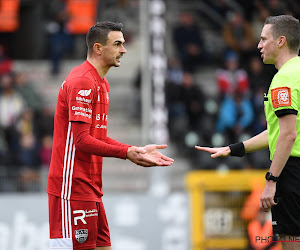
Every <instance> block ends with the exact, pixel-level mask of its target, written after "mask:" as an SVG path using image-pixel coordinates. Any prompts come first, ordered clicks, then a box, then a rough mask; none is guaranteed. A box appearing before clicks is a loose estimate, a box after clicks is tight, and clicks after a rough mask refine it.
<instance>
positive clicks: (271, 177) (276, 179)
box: [265, 172, 279, 182]
mask: <svg viewBox="0 0 300 250" xmlns="http://www.w3.org/2000/svg"><path fill="white" fill-rule="evenodd" d="M265 178H266V180H267V181H270V180H271V181H275V182H278V181H279V177H275V176H274V175H272V173H271V172H267V173H266V176H265Z"/></svg>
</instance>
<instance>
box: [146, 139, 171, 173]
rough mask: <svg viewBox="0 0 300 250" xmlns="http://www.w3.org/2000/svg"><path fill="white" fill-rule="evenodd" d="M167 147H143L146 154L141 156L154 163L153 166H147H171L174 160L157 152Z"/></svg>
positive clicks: (153, 145) (152, 145)
mask: <svg viewBox="0 0 300 250" xmlns="http://www.w3.org/2000/svg"><path fill="white" fill-rule="evenodd" d="M166 147H167V145H156V144H149V145H146V146H145V147H143V148H144V149H145V150H146V153H145V154H143V155H142V156H143V157H144V158H145V159H146V160H148V161H149V163H150V162H153V163H155V164H154V165H151V164H150V165H149V166H148V167H151V166H170V165H171V164H173V162H174V160H173V159H172V158H169V157H167V156H165V155H163V154H162V153H160V152H159V151H158V149H165V148H166Z"/></svg>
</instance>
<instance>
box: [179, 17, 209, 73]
mask: <svg viewBox="0 0 300 250" xmlns="http://www.w3.org/2000/svg"><path fill="white" fill-rule="evenodd" d="M173 38H174V42H175V46H176V50H177V52H178V55H179V59H180V62H181V64H182V66H183V68H184V70H185V71H190V72H194V71H195V70H196V68H197V66H199V65H200V64H201V63H203V62H204V61H205V60H206V59H207V55H206V51H205V48H204V41H203V37H202V34H201V32H200V28H199V27H198V25H197V23H196V22H195V19H194V17H193V16H192V14H191V13H188V12H182V13H180V16H179V24H178V25H177V26H176V27H175V28H174V30H173Z"/></svg>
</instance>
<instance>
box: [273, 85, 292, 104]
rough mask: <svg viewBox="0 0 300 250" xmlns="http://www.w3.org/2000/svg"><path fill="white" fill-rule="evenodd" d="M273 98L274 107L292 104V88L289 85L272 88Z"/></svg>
mask: <svg viewBox="0 0 300 250" xmlns="http://www.w3.org/2000/svg"><path fill="white" fill-rule="evenodd" d="M271 98H272V104H273V107H274V108H279V107H283V106H291V104H292V101H291V99H292V98H291V89H290V88H289V87H280V88H275V89H271Z"/></svg>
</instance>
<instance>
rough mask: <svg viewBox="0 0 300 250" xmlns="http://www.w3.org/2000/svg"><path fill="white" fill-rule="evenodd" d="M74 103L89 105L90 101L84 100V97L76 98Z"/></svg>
mask: <svg viewBox="0 0 300 250" xmlns="http://www.w3.org/2000/svg"><path fill="white" fill-rule="evenodd" d="M76 101H78V102H81V103H84V104H87V103H91V102H92V99H86V98H84V97H80V96H76Z"/></svg>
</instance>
